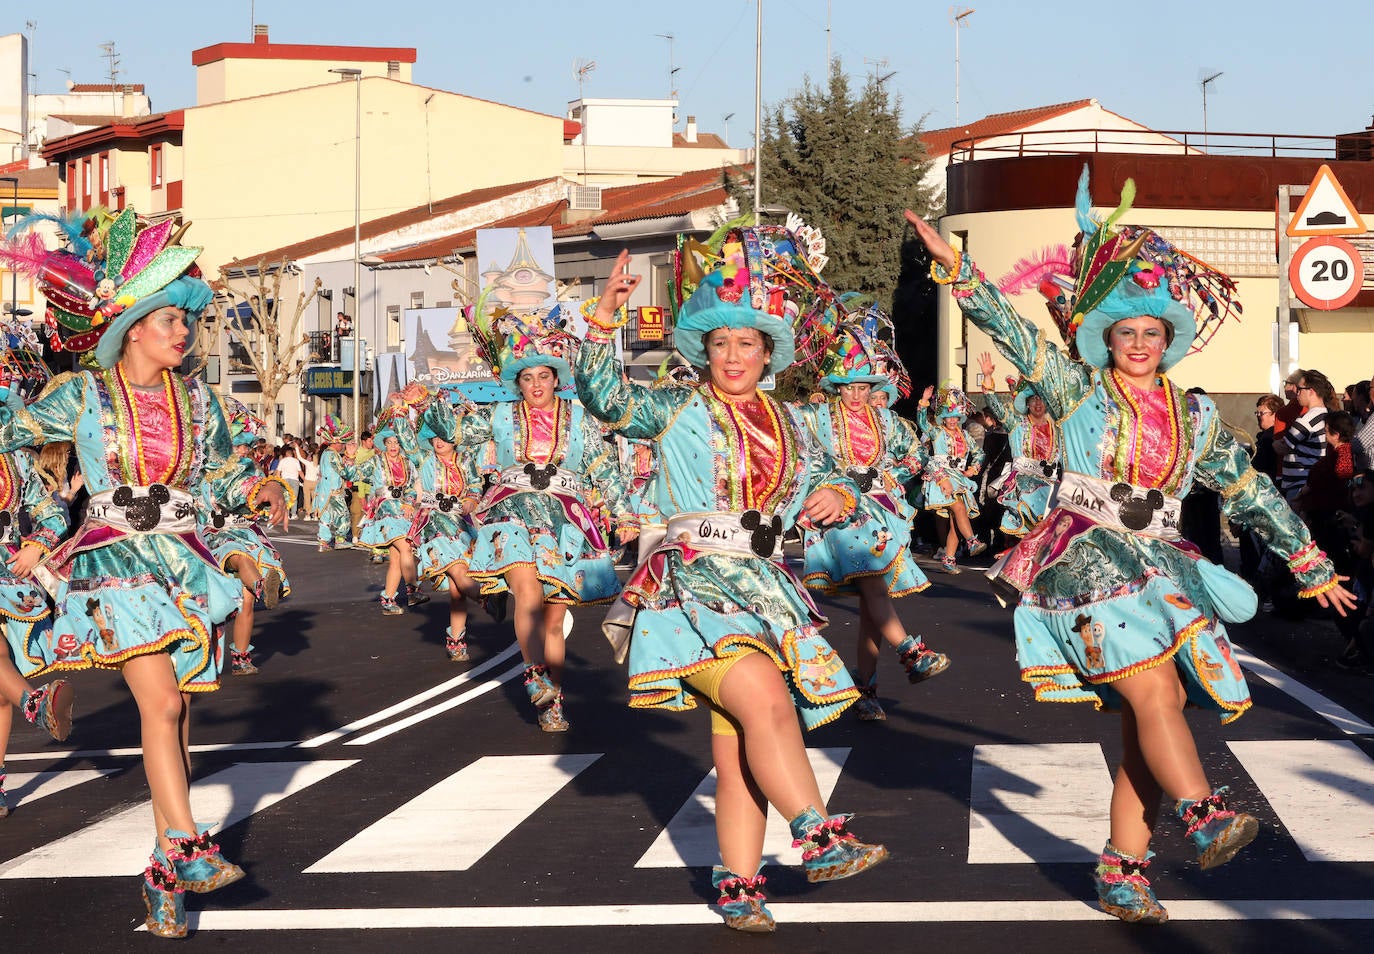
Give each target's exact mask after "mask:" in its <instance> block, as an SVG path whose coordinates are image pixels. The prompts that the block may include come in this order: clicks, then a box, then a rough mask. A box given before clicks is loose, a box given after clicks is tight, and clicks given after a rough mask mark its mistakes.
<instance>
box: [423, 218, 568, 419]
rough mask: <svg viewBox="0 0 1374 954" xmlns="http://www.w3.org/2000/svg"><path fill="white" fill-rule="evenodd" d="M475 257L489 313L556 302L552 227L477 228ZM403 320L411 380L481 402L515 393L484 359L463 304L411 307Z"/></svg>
mask: <svg viewBox="0 0 1374 954" xmlns="http://www.w3.org/2000/svg"><path fill="white" fill-rule="evenodd" d="M477 261H478V263H479V267H480V268H481V271H480V272H479V274H478V281H479V282H480V284H481V287H482V288H483V289H487V298H486V308H487V312H488V314H490V313H492V312H494V311H497V310H500V309H504V310H507V311H512V312H518V313H523V314H529V313H534V312H546V311H548V310H550V309H552V308H553V307H555V306H556V305H557V303H558V302H557V298H556V294H557V293H556V287H557V285H556V283H555V281H554V276H553V261H554V260H553V229H552V228H550V227H548V226H546V225H545V226H535V227H531V228H524V229H478V230H477ZM477 291H478V290H477V289H473V290H472V297H473V299H476V297H477ZM565 307H566V306H565ZM405 320H406V329H405V331H406V338H405V340H406V343H407V345H408V348H407V355H406V362H407V364H408V369H407V370H408V371H409V377H410V380H412V381H419V382H420V383H422V384H427V385H429V386H430V387H449V388H454V389H457V390H460V391H462V392H463V393H464V394H465V395H466V396H467V397H468V398H469V399H471V400H474V401H479V402H486V401H497V400H508V399H510V398H511V397H513V395H512V394H511V392H510V391H508V390H507V389H506V388H505V387H504V386H503V385H502V384H501V382H500V381H499V380H497V379H496V377H495V376H494V375H493V374H492V370H491V366H490V365H488V364H487V362H486V361H484V360H483V359H482V356H481V354H480V353H479V351H478V348H477V346H476V344H475V342H474V340H473V335H472V329H471V328H470V326H469V323H468V319H467V317H466V316H465V315H464V313H463V311H462V309H461V308H412V309H408V310H407V311H406V319H405Z"/></svg>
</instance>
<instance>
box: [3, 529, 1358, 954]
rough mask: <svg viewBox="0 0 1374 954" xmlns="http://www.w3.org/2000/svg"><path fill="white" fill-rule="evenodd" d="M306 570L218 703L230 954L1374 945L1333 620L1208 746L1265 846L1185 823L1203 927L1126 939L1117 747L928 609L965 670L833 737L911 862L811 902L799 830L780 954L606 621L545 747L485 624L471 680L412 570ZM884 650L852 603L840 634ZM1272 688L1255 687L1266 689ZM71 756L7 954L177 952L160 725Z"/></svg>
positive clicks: (79, 734)
mask: <svg viewBox="0 0 1374 954" xmlns="http://www.w3.org/2000/svg"><path fill="white" fill-rule="evenodd" d="M312 536H313V525H312V524H307V525H301V526H297V527H293V530H292V532H291V533H290V534H289V535H288V537H287V539H286V540H284V541H283V543H282V545H281V546H282V549H283V551H284V553H285V556H286V560H287V566H288V569H289V571H290V574H291V577H292V582H293V583H294V586H295V592H294V593H293V595H292V597H291V598H290V599H289V600H287V601H285V602H283V603H282V604H281V605H280V606H279V607H278V608H277V609H275V610H273V611H271V612H267V611H262V610H260V611H259V630H260V633H259V635H258V637H257V638H256V640H255V642H256V645H257V647H258V652H257V659H258V665H259V666H260V668H261V673H260V674H259V675H257V676H254V677H242V678H230V677H226V678H225V683H224V687H223V689H222V690H221V691H219V692H216V693H213V694H210V695H208V696H206V697H204V698H198V699H197V700H196V703H195V706H194V726H193V730H192V743H193V744H194V745H195V746H196V747H197V751H196V753H195V755H194V763H195V777H196V789H195V793H194V796H193V797H194V800H195V802H196V805H197V816H198V818H199V819H200V820H201V821H204V822H209V821H216V820H218V821H220V822H221V823H222V826H223V827H222V828H221V829H220V831H221V834H220V836H219V840H220V841H221V843H222V844H223V846H224V849H225V852H226V854H227V855H228V856H229V857H231V858H232V859H234V860H236V861H238V862H239V863H240V864H242V865H243V866H244V868H245V869H246V870H247V871H248V875H249V877H248V878H247V879H246V880H245V881H244V882H241V883H240V884H237V885H234V886H232V887H230V888H227V889H224V890H222V891H219V892H217V893H215V894H212V895H207V896H190V895H188V899H189V903H188V908H189V909H190V910H191V926H192V931H193V933H192V938H191V940H190V941H189V942H186V943H189V944H191V945H194V946H195V947H196V948H198V949H216V950H219V949H226V950H227V949H230V948H233V949H239V950H249V951H255V952H256V951H263V952H289V954H301V952H306V951H378V952H387V954H394V952H395V951H397V950H401V949H406V950H408V951H414V952H425V951H446V952H447V951H454V950H457V951H496V950H511V951H515V950H520V951H532V950H549V951H559V952H572V954H575V952H580V951H593V950H596V951H606V952H621V951H624V952H635V954H642V952H643V951H645V950H654V951H655V952H662V954H670V952H677V951H683V952H686V951H693V952H697V951H717V950H719V951H737V950H746V949H747V950H750V951H764V950H767V951H787V952H806V951H834V950H842V949H846V948H849V949H852V948H855V947H856V945H868V944H875V945H884V946H885V947H886V948H887V949H890V950H893V951H897V950H911V949H915V948H918V947H919V948H923V949H930V950H939V951H944V950H952V949H955V948H956V947H962V948H964V949H967V950H972V951H983V950H994V949H996V950H1017V951H1055V952H1061V951H1063V950H1066V949H1070V950H1072V949H1079V950H1082V949H1088V950H1107V949H1126V950H1131V949H1136V948H1153V947H1160V948H1163V947H1166V946H1167V947H1168V948H1169V949H1170V950H1171V951H1175V952H1191V951H1199V952H1200V951H1209V952H1210V951H1217V950H1240V949H1245V948H1252V949H1259V950H1288V951H1303V950H1321V951H1334V950H1353V949H1357V948H1363V947H1366V946H1367V945H1368V944H1369V943H1370V941H1371V940H1374V725H1370V723H1371V722H1374V679H1370V678H1368V677H1362V676H1358V675H1353V674H1350V673H1346V672H1344V671H1341V670H1339V669H1337V668H1335V667H1334V666H1333V665H1332V664H1331V660H1332V658H1333V657H1334V656H1335V655H1336V654H1337V653H1338V652H1339V649H1340V645H1339V640H1338V638H1337V637H1336V635H1335V632H1334V629H1333V628H1332V627H1331V626H1330V625H1329V624H1328V623H1326V622H1324V621H1320V620H1314V621H1285V620H1279V619H1275V618H1270V617H1263V618H1260V619H1258V620H1256V621H1255V622H1254V623H1251V624H1247V625H1246V626H1244V627H1239V628H1237V629H1236V631H1235V632H1234V633H1233V635H1234V636H1235V637H1236V639H1237V641H1238V642H1239V643H1241V644H1242V645H1243V646H1244V647H1245V649H1246V650H1247V651H1248V654H1249V655H1246V656H1244V657H1243V663H1244V664H1245V665H1246V667H1247V669H1250V670H1251V672H1250V673H1248V675H1249V676H1250V682H1251V689H1252V693H1253V695H1254V698H1255V702H1256V706H1255V708H1254V709H1253V710H1252V711H1251V712H1250V713H1248V714H1247V715H1246V716H1245V717H1244V718H1242V719H1241V720H1239V721H1238V722H1237V723H1235V724H1233V725H1231V726H1221V725H1220V724H1219V722H1218V720H1216V719H1215V718H1214V717H1212V716H1210V715H1205V714H1202V713H1196V714H1194V715H1193V716H1192V722H1193V725H1194V728H1195V732H1196V735H1197V740H1198V745H1199V748H1200V750H1201V752H1202V756H1203V760H1204V763H1205V765H1206V766H1207V769H1208V772H1209V774H1210V776H1211V778H1212V780H1213V782H1214V784H1230V785H1231V786H1232V788H1233V790H1234V792H1235V796H1236V799H1237V801H1238V803H1239V804H1240V805H1242V806H1244V807H1245V808H1246V809H1248V810H1249V811H1251V812H1252V813H1254V814H1256V815H1257V816H1258V817H1259V818H1260V821H1261V825H1262V829H1261V836H1260V839H1259V840H1258V841H1257V842H1256V843H1255V845H1253V846H1252V847H1251V848H1249V849H1247V850H1246V851H1245V852H1243V853H1242V854H1241V855H1240V857H1238V858H1237V860H1236V861H1234V862H1232V863H1231V864H1229V865H1227V866H1226V867H1224V868H1222V869H1220V870H1218V871H1214V872H1210V873H1202V872H1200V871H1199V870H1198V869H1197V866H1196V864H1195V863H1193V862H1192V860H1191V853H1190V851H1189V849H1188V848H1187V846H1186V845H1185V842H1184V839H1183V835H1182V831H1181V827H1180V826H1178V825H1176V824H1172V823H1170V822H1164V823H1162V824H1161V826H1160V829H1159V836H1158V837H1157V839H1156V845H1155V849H1156V851H1157V852H1158V855H1159V857H1158V860H1157V862H1156V865H1155V866H1154V868H1153V869H1152V875H1153V876H1154V880H1155V885H1156V888H1157V890H1158V892H1159V895H1160V897H1161V900H1162V901H1163V902H1164V903H1165V904H1166V906H1168V907H1169V908H1170V911H1171V915H1172V920H1171V921H1170V923H1169V924H1168V925H1165V926H1163V927H1159V928H1153V929H1149V928H1140V927H1135V926H1130V925H1124V924H1121V923H1119V922H1117V921H1115V920H1114V919H1111V918H1108V917H1106V916H1105V915H1101V914H1100V913H1099V912H1097V911H1096V908H1095V906H1094V905H1093V904H1092V899H1093V895H1092V887H1091V879H1090V871H1091V859H1092V857H1093V855H1094V853H1095V852H1096V851H1097V850H1098V849H1099V848H1100V845H1101V843H1102V840H1103V838H1104V835H1105V824H1106V819H1105V813H1106V808H1107V802H1106V797H1105V792H1106V791H1107V787H1108V786H1109V785H1110V772H1109V766H1114V765H1115V761H1116V758H1117V754H1118V752H1119V744H1118V742H1117V737H1116V736H1117V732H1118V728H1117V726H1118V722H1117V720H1116V719H1115V717H1112V716H1107V715H1098V714H1094V713H1093V712H1092V711H1091V709H1090V707H1087V706H1078V705H1073V706H1055V705H1044V704H1037V703H1035V702H1034V701H1033V700H1032V698H1031V696H1030V693H1029V692H1028V690H1027V689H1026V688H1025V687H1024V686H1023V685H1022V684H1021V683H1020V681H1019V679H1018V678H1017V672H1016V668H1015V662H1014V659H1013V646H1012V642H1011V622H1010V614H1009V613H1008V612H1006V611H1005V610H1002V609H1000V608H999V607H997V605H996V604H995V603H994V602H993V600H992V599H991V597H990V596H989V594H988V591H987V588H986V586H985V585H984V582H983V581H982V579H981V577H980V576H979V575H978V574H975V573H971V572H965V573H964V574H963V575H961V576H958V577H947V576H944V575H943V574H940V573H939V572H938V571H932V570H930V568H929V566H928V565H927V571H928V572H930V573H931V577H932V579H933V580H934V581H935V583H936V586H935V587H933V588H932V589H931V590H929V591H927V593H926V594H924V595H921V596H915V597H911V598H908V599H906V600H903V601H902V602H901V603H900V604H899V608H900V612H901V613H902V615H903V618H904V619H905V620H906V621H907V622H908V624H909V626H910V628H911V630H912V631H913V632H915V631H920V632H922V633H924V635H925V636H926V639H927V641H928V642H929V643H930V645H932V646H933V647H934V648H936V649H939V650H941V651H943V652H946V653H948V654H949V655H950V656H951V658H952V660H953V665H952V666H951V668H950V669H949V671H948V672H946V673H945V674H943V675H941V676H940V677H938V678H936V679H934V680H931V681H930V682H928V683H925V684H922V685H920V686H917V687H911V686H908V685H907V684H906V681H905V679H904V678H903V677H902V673H901V670H900V668H899V666H898V664H897V662H896V659H895V657H893V656H892V655H891V654H885V655H884V658H883V660H882V663H881V668H880V670H879V673H880V679H881V686H880V695H881V697H882V699H883V702H884V705H885V706H886V708H887V711H888V719H887V721H886V722H882V723H871V724H861V723H858V722H857V721H856V720H854V719H853V718H850V717H846V718H844V719H842V720H840V721H839V722H837V723H835V724H833V725H830V726H826V727H823V728H822V729H820V730H817V731H816V732H813V733H811V734H810V735H809V736H808V739H807V742H808V745H809V746H810V747H812V749H813V750H814V752H813V761H814V762H815V764H816V765H817V770H818V776H819V777H820V779H821V781H822V784H823V787H825V788H828V789H831V794H830V807H831V809H832V810H833V811H845V812H854V813H855V815H856V817H855V820H854V822H853V827H854V829H855V830H856V831H857V832H858V833H859V834H860V835H861V836H862V837H863V838H865V839H866V840H877V841H882V842H884V843H886V844H887V846H888V847H889V849H890V850H891V851H892V859H891V861H889V862H888V863H887V864H885V865H883V866H881V867H880V868H877V869H874V870H873V871H872V872H869V873H866V874H864V875H863V876H861V877H858V878H854V879H851V880H849V881H844V882H838V883H834V884H829V885H817V886H812V885H808V884H807V883H806V881H805V878H804V877H803V876H802V875H801V872H800V868H799V865H798V864H797V861H796V855H795V852H794V851H793V849H791V848H790V846H789V845H788V844H787V839H786V837H785V836H784V833H783V831H784V830H785V826H782V829H783V830H779V831H777V832H771V831H770V838H773V839H774V841H773V842H770V851H772V850H774V849H776V851H777V853H778V857H779V859H780V860H781V862H782V863H781V864H774V865H770V867H768V868H767V869H766V871H765V874H766V875H767V876H768V888H767V890H768V893H769V896H770V899H771V901H770V906H771V907H772V909H773V911H774V913H775V915H776V916H777V918H778V920H779V930H778V932H777V933H776V934H774V935H772V936H766V937H764V936H742V935H739V934H736V933H735V932H732V931H728V930H727V929H725V928H724V927H723V926H721V923H720V920H719V918H718V917H717V915H715V913H714V912H713V910H712V905H711V903H710V902H711V901H712V900H713V898H714V894H713V892H712V891H711V889H710V885H709V866H710V864H711V863H712V862H713V861H714V860H715V859H714V855H713V851H714V840H713V838H714V836H713V832H712V830H711V827H710V817H709V813H708V811H707V809H706V807H704V806H709V803H710V796H711V791H712V785H713V778H712V776H711V763H710V755H709V742H708V736H707V731H708V730H707V721H708V720H707V717H706V714H705V713H704V712H701V711H698V712H691V713H682V714H671V713H660V712H640V711H631V710H629V709H628V708H626V706H625V698H626V693H625V674H624V670H623V669H622V668H621V667H617V666H616V665H615V664H614V663H613V662H612V660H611V658H610V652H609V648H608V646H607V645H606V643H605V642H604V640H603V639H602V638H601V636H600V635H599V625H598V624H599V622H600V616H601V615H602V613H601V611H600V610H598V609H588V610H583V611H579V612H577V613H576V616H575V618H576V624H575V628H574V631H573V636H572V638H571V640H570V643H569V675H568V677H567V680H566V694H567V704H566V705H567V716H568V719H569V721H570V722H571V723H572V729H571V731H569V732H568V733H566V734H563V735H546V734H544V733H542V732H540V731H539V730H538V728H537V726H536V724H535V721H534V715H533V710H532V709H531V708H530V707H529V705H528V703H527V702H526V701H525V695H524V691H523V689H522V687H521V685H520V680H519V679H518V678H517V673H518V661H519V660H518V655H517V654H515V652H514V648H513V642H514V640H513V636H512V633H511V631H510V628H509V625H508V624H507V625H500V626H498V625H495V624H492V623H490V622H488V621H487V620H486V619H485V617H484V616H482V615H481V613H480V612H476V613H474V614H473V620H472V623H471V625H470V630H469V635H470V638H471V642H472V647H473V659H472V661H471V662H470V663H468V664H466V665H455V664H452V663H449V662H448V661H447V659H446V657H445V655H444V652H443V629H444V626H445V625H446V623H447V618H446V616H447V614H446V611H445V608H444V605H443V602H442V598H441V599H436V600H435V601H434V602H431V603H430V604H428V605H426V606H424V607H421V608H419V609H417V610H413V611H411V612H410V613H408V614H407V615H405V616H402V617H383V616H381V615H380V613H379V611H378V606H377V603H376V595H377V593H378V592H379V591H380V584H381V571H382V567H379V566H371V565H369V564H368V563H367V562H366V559H365V557H364V556H363V555H362V554H360V553H358V552H351V551H341V552H335V553H329V554H319V553H316V552H315V549H314V546H313V543H312ZM823 607H824V609H825V610H826V612H827V613H828V614H829V615H830V618H831V628H830V630H829V634H830V637H831V640H832V642H833V643H834V645H835V646H836V647H837V648H838V649H839V650H840V651H841V653H842V654H844V655H846V656H849V655H850V654H851V653H852V652H853V633H854V625H855V616H854V612H853V609H854V608H853V605H852V604H849V603H844V602H839V603H829V602H827V603H824V604H823ZM1257 672H1258V673H1259V674H1260V675H1257V674H1256V673H1257ZM75 679H76V683H77V687H78V691H79V693H80V696H79V699H78V712H77V715H78V721H77V726H76V731H75V732H74V734H73V736H72V738H71V739H70V740H69V741H68V742H67V743H66V744H64V745H62V746H58V745H56V744H53V743H50V742H49V743H45V742H44V741H43V738H44V737H42V736H40V735H38V734H37V733H35V732H34V731H33V730H31V729H30V728H28V727H27V726H24V725H22V723H21V724H19V725H17V726H16V728H15V730H14V737H13V739H12V742H11V747H10V756H9V759H8V763H7V764H8V771H9V776H10V781H9V786H8V787H9V789H10V792H11V804H12V805H13V806H14V811H13V813H12V814H11V815H10V817H9V818H7V819H4V820H3V821H0V948H3V949H5V950H23V951H28V950H34V951H37V950H42V951H45V952H51V954H65V952H78V951H82V952H84V951H93V950H98V951H102V952H105V951H109V952H116V951H124V950H148V949H150V948H156V947H157V946H158V945H162V944H166V943H169V942H165V941H161V940H158V939H155V938H151V937H148V936H147V935H146V934H144V933H142V932H141V931H139V930H138V928H139V926H140V925H141V923H142V920H143V904H142V901H141V898H140V894H139V878H138V872H139V871H141V869H142V867H143V865H144V864H145V863H146V858H147V854H148V851H149V850H150V848H151V845H150V840H151V839H150V836H151V821H150V815H149V813H148V809H147V802H146V785H145V781H144V778H143V774H142V771H141V768H140V765H139V761H138V757H137V751H136V748H134V747H136V746H137V742H138V732H137V717H136V712H135V709H134V706H133V704H132V701H131V700H130V698H129V696H128V693H127V692H126V691H125V690H124V688H123V684H122V682H121V680H120V679H119V678H118V676H117V675H116V674H114V673H108V672H90V673H80V674H77V676H76V677H75Z"/></svg>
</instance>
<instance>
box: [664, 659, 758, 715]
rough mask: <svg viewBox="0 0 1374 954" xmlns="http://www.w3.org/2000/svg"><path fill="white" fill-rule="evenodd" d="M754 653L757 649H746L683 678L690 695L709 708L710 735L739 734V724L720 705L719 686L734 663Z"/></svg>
mask: <svg viewBox="0 0 1374 954" xmlns="http://www.w3.org/2000/svg"><path fill="white" fill-rule="evenodd" d="M756 652H758V650H757V649H746V650H745V651H744V652H741V653H740V654H739V655H736V656H727V657H725V658H724V659H717V660H716V661H715V662H713V663H711V664H710V665H709V666H707V667H706V668H705V669H700V670H698V671H697V672H694V673H692V674H691V675H690V676H684V677H683V679H682V681H683V682H684V683H686V684H687V688H689V689H691V690H692V694H693V695H694V696H696V697H697V698H698V699H699V700H701V701H702V702H704V703H706V705H707V706H708V707H709V708H710V710H711V734H712V735H740V734H741V729H740V725H739V723H738V722H736V721H735V720H734V718H733V717H732V716H731V715H730V714H729V713H728V712H726V711H725V707H724V706H722V705H721V704H720V684H721V683H722V682H724V681H725V674H726V673H727V672H729V671H730V669H731V668H732V667H733V666H734V665H735V663H737V662H739V661H740V660H741V659H743V658H745V657H746V656H749V655H752V654H754V653H756Z"/></svg>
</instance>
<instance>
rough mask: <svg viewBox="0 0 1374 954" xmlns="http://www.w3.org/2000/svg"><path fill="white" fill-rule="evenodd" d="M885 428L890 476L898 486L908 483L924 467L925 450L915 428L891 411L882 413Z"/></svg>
mask: <svg viewBox="0 0 1374 954" xmlns="http://www.w3.org/2000/svg"><path fill="white" fill-rule="evenodd" d="M882 417H883V420H884V421H885V422H886V428H887V452H888V455H889V456H890V457H891V458H892V476H893V478H894V479H895V480H896V481H897V483H899V484H905V483H908V482H909V481H910V480H911V478H912V477H914V476H916V475H917V474H919V473H920V472H921V471H922V470H924V469H925V466H926V456H927V455H926V449H925V444H924V443H923V442H922V441H921V437H920V435H919V434H917V433H916V427H915V425H913V424H912V423H911V422H910V421H908V420H907V419H906V418H904V417H900V416H898V415H897V414H894V413H893V412H892V411H888V410H884V411H883V412H882Z"/></svg>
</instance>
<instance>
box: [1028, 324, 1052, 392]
mask: <svg viewBox="0 0 1374 954" xmlns="http://www.w3.org/2000/svg"><path fill="white" fill-rule="evenodd" d="M1048 347H1049V342H1048V341H1046V340H1045V332H1044V330H1043V329H1042V328H1039V327H1037V328H1036V329H1035V366H1034V367H1033V368H1031V371H1030V374H1028V375H1026V381H1027V382H1028V383H1030V384H1039V383H1040V379H1041V378H1043V377H1044V376H1045V349H1046V348H1048Z"/></svg>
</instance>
